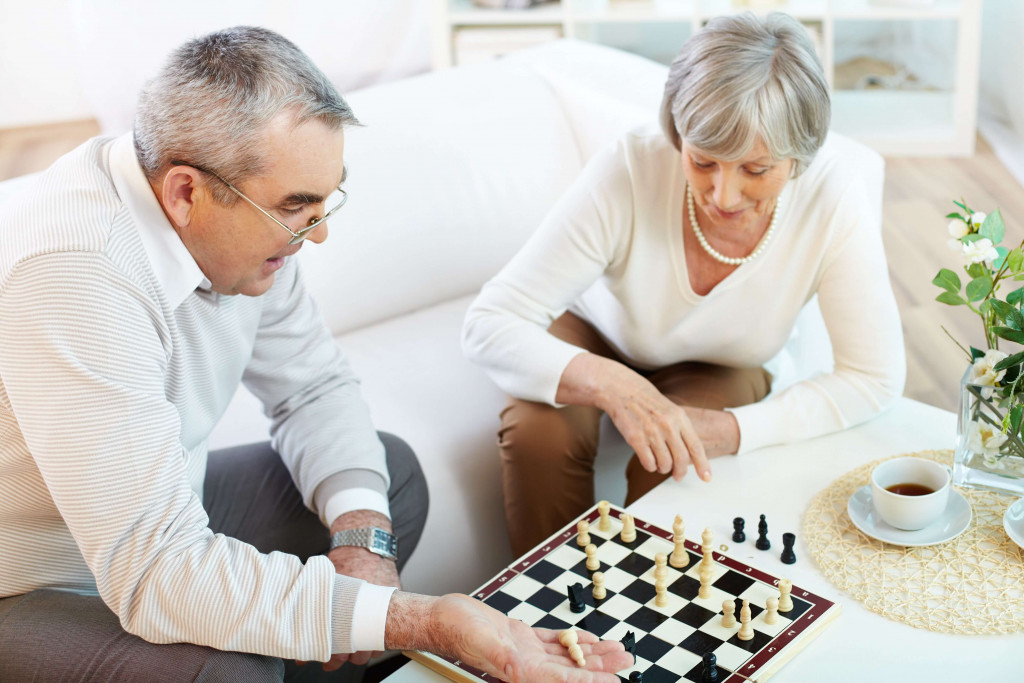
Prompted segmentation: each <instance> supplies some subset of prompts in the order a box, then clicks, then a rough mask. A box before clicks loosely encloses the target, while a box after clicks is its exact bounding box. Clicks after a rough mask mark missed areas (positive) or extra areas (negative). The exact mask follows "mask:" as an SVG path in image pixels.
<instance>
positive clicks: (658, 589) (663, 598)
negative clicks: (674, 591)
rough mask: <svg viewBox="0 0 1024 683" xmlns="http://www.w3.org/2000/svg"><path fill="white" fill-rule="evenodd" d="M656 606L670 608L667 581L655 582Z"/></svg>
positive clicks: (659, 580)
mask: <svg viewBox="0 0 1024 683" xmlns="http://www.w3.org/2000/svg"><path fill="white" fill-rule="evenodd" d="M654 590H655V595H654V606H655V607H668V584H667V583H665V579H658V580H657V581H655V582H654Z"/></svg>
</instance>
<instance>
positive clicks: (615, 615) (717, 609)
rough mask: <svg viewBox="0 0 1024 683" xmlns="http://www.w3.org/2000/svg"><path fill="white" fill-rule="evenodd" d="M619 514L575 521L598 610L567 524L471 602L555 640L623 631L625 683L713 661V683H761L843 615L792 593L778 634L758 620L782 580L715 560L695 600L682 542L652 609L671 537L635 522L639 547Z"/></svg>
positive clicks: (677, 676)
mask: <svg viewBox="0 0 1024 683" xmlns="http://www.w3.org/2000/svg"><path fill="white" fill-rule="evenodd" d="M621 514H622V510H621V509H619V508H616V507H614V506H612V508H611V521H612V528H611V529H610V530H609V531H600V530H599V529H598V528H597V526H598V525H597V523H596V522H597V520H598V518H599V514H598V511H597V507H596V506H595V507H594V508H592V509H591V510H590V511H589V512H587V513H586V514H585V515H583V516H582V517H581V518H580V519H585V520H587V521H588V522H590V538H591V543H594V544H595V545H596V546H597V557H598V559H599V560H600V561H601V568H600V570H597V571H601V572H603V573H604V576H605V588H606V590H607V596H606V597H605V598H604V599H603V600H599V601H595V600H594V597H593V592H592V589H593V584H592V583H591V581H590V576H591V575H592V574H593V573H594V572H591V571H588V570H587V568H586V554H585V553H584V551H583V548H581V547H579V546H578V545H577V534H576V524H577V522H578V521H579V520H576V521H574V522H573V523H572V524H570V525H569V526H567V527H566V528H565V529H564V530H563V531H561V532H560V533H557V534H555V535H554V536H552V537H551V538H549V539H548V540H547V541H545V542H544V543H541V544H540V545H539V546H537V547H536V548H534V549H533V550H532V551H530V552H529V553H527V554H526V555H525V556H523V557H522V558H520V559H519V560H517V561H516V562H515V563H513V564H512V565H511V566H509V567H508V569H506V570H505V571H503V572H502V573H501V574H499V575H497V576H495V577H494V578H493V579H491V580H490V581H488V582H487V584H486V585H484V586H483V587H481V588H480V589H479V590H477V591H476V592H475V593H473V594H472V595H473V597H475V598H477V599H479V600H483V601H484V602H485V603H487V604H488V605H490V606H491V607H494V608H495V609H497V610H499V611H501V612H504V613H505V614H507V615H508V616H510V617H512V618H515V619H519V620H521V621H523V622H525V623H526V624H528V625H530V626H539V627H544V628H550V629H555V630H563V629H567V628H577V629H583V630H587V631H590V632H591V633H594V634H595V635H597V636H598V637H600V638H602V639H604V640H621V639H622V638H623V637H624V636H625V635H626V633H627V632H628V631H632V632H633V633H634V634H635V638H636V653H635V655H636V662H635V664H634V666H633V667H632V668H630V669H627V670H625V671H620V672H619V677H620V678H621V679H622V680H623V681H628V679H629V674H630V673H632V672H633V671H640V672H642V673H643V680H644V683H670V682H674V681H696V682H699V681H700V680H701V669H702V666H703V662H702V656H703V654H704V653H705V652H713V653H714V654H715V656H716V657H717V660H718V662H717V663H718V668H719V681H720V683H748V682H749V681H765V680H767V679H768V677H769V676H771V675H772V674H773V673H774V672H776V671H777V670H778V669H779V668H780V667H781V666H782V665H783V664H785V663H786V662H787V661H789V660H790V659H792V657H793V656H794V655H796V653H797V652H799V651H800V650H802V649H803V648H804V646H806V645H807V643H808V642H809V641H810V640H812V639H813V638H814V637H815V636H816V635H817V634H818V633H820V632H821V631H822V630H823V629H824V628H825V627H826V626H827V624H828V623H829V622H831V621H832V620H833V619H835V618H836V617H837V616H839V612H840V606H839V605H838V604H836V603H834V602H832V601H831V600H827V599H825V598H822V597H820V596H817V595H814V594H813V593H810V592H809V591H806V590H803V589H802V588H799V587H798V586H793V590H792V594H791V595H792V598H793V609H792V610H790V611H789V612H780V613H779V618H778V621H777V622H776V623H775V624H768V623H766V622H765V619H764V606H765V601H766V599H767V598H769V597H772V596H775V597H778V595H779V591H778V588H777V585H778V582H779V578H778V577H775V576H771V575H769V574H767V573H765V572H763V571H760V570H758V569H755V568H754V567H751V566H748V565H746V564H744V563H742V562H738V561H736V560H734V559H732V558H730V557H727V556H725V555H723V554H720V553H718V552H713V553H712V557H713V559H714V560H715V564H714V572H713V574H712V588H711V595H710V597H708V598H700V597H698V594H697V593H698V590H699V588H700V581H699V579H698V568H699V564H700V560H701V557H702V555H703V553H702V551H701V547H700V545H699V544H697V543H694V542H692V541H689V540H687V541H686V549H687V554H688V556H689V560H690V561H689V563H688V564H687V566H686V567H684V568H681V569H676V568H674V567H672V566H671V565H669V567H668V576H667V582H668V596H669V602H668V605H667V606H666V607H656V606H655V604H654V597H655V588H654V556H655V555H656V554H657V553H665V554H666V555H670V554H671V553H672V551H673V547H674V546H673V544H672V534H671V532H669V531H666V530H665V529H661V528H659V527H657V526H655V525H653V524H648V523H647V522H643V521H641V520H635V521H636V540H635V541H633V542H632V543H625V542H623V541H622V539H621V538H620V537H619V534H620V531H621V529H622V525H621V523H620V522H619V517H620V516H621ZM577 582H579V583H582V584H583V587H584V597H585V603H586V608H585V610H584V611H583V612H581V613H578V614H577V613H573V612H572V611H571V610H570V609H569V600H568V597H567V587H568V586H570V585H572V584H574V583H577ZM726 599H732V600H734V601H735V602H736V612H735V615H736V619H737V624H736V626H734V627H731V628H725V627H723V626H722V625H721V621H722V618H721V615H722V602H723V601H724V600H726ZM743 600H749V601H750V611H751V625H752V626H753V629H754V637H753V639H752V640H747V641H742V640H740V639H739V638H738V637H737V635H736V633H737V631H738V630H739V616H740V607H741V606H742V601H743ZM406 654H408V655H409V656H410V657H412V658H413V659H415V660H417V661H419V662H421V663H422V664H424V665H426V666H428V667H429V668H431V669H433V670H434V671H437V672H438V673H441V674H442V675H444V676H445V677H447V678H449V679H451V680H453V681H459V682H460V683H479V682H481V681H485V682H488V683H494V681H496V680H497V679H495V678H494V677H492V676H489V675H488V674H485V673H483V672H482V671H479V670H477V669H474V668H473V667H470V666H468V665H466V664H464V663H462V662H459V661H454V660H449V659H444V658H441V657H437V656H435V655H431V654H426V653H422V652H409V653H406Z"/></svg>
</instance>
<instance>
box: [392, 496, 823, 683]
mask: <svg viewBox="0 0 1024 683" xmlns="http://www.w3.org/2000/svg"><path fill="white" fill-rule="evenodd" d="M609 511H610V513H611V514H612V515H614V516H615V517H616V518H617V519H621V518H622V515H623V514H624V513H625V512H626V511H625V510H623V509H622V508H620V507H617V506H615V505H611V506H609ZM600 516H601V515H600V512H599V511H598V509H597V505H595V506H594V507H593V508H591V509H590V511H589V512H587V513H586V515H584V516H583V517H580V518H579V519H577V520H576V521H574V522H572V523H571V524H569V525H568V526H567V527H566V528H565V529H563V530H562V531H561V532H559V533H556V534H554V535H552V536H551V537H550V538H548V539H546V540H545V541H542V542H541V543H539V544H538V545H536V546H535V547H534V548H533V550H531V551H529V552H528V553H527V554H526V555H525V556H524V557H525V559H523V560H519V561H517V562H516V563H515V564H512V565H509V566H508V567H507V568H506V569H505V570H504V571H502V572H500V573H499V574H496V575H495V576H494V577H492V578H491V579H490V580H489V581H488V582H487V583H485V584H484V585H483V586H482V587H481V588H479V589H477V590H476V591H475V592H473V593H472V594H471V596H472V597H474V598H476V599H478V600H481V601H483V600H485V599H487V598H489V597H490V596H492V595H494V594H495V593H497V592H498V590H499V589H500V588H501V587H502V586H503V585H505V584H506V583H508V582H509V581H511V580H512V579H513V578H515V577H516V576H518V575H520V574H523V573H525V572H526V570H528V569H529V568H530V567H532V566H533V565H535V564H537V563H538V562H540V561H541V560H542V559H544V558H545V557H547V556H548V555H549V554H550V553H551V552H552V551H553V550H555V548H556V547H558V546H561V545H562V544H564V543H565V542H566V541H568V540H569V539H570V538H572V537H573V536H575V535H576V533H577V529H576V525H577V524H578V523H579V521H580V520H584V519H585V520H586V521H587V522H588V523H589V524H593V523H594V522H596V521H597V520H598V518H599V517H600ZM633 521H634V522H635V524H636V528H637V529H641V530H643V531H644V532H645V533H647V534H649V535H651V536H656V537H657V538H660V539H662V540H665V541H668V542H670V543H671V542H672V533H671V532H669V531H667V530H665V529H663V528H661V527H659V526H657V525H655V524H651V523H649V522H645V521H642V520H639V519H635V518H634V520H633ZM685 547H686V549H687V550H689V551H691V552H693V553H695V554H697V555H701V556H703V555H704V550H703V548H702V547H701V546H700V544H698V543H696V542H694V541H690V540H686V541H685ZM711 558H712V559H713V560H714V561H715V562H717V563H718V564H721V565H723V566H725V567H728V568H730V569H732V570H733V571H737V572H740V573H741V574H746V575H747V576H750V577H752V578H754V579H756V580H758V581H760V582H761V583H765V584H768V585H770V586H778V584H779V579H778V578H776V577H773V576H771V575H770V574H768V573H767V572H763V571H761V570H760V569H756V568H754V567H751V566H750V565H748V564H744V563H743V562H740V561H738V560H734V559H733V558H731V557H729V556H727V555H723V554H722V553H719V552H715V551H714V550H712V552H711ZM790 594H791V595H793V596H795V597H797V598H800V599H801V600H803V601H805V602H807V603H809V604H810V605H811V607H810V608H808V609H807V610H806V611H804V613H803V614H801V615H800V616H799V617H797V618H796V619H794V620H793V623H792V624H791V625H790V628H789V629H788V630H787V631H786V633H785V634H779V635H778V636H775V638H773V639H772V640H780V639H781V640H782V646H781V648H780V649H779V651H778V653H775V652H774V651H773V650H774V648H764V649H762V650H761V651H760V652H758V653H757V654H756V655H754V656H753V657H752V658H751V659H750V660H748V661H747V662H746V663H745V666H744V670H745V671H747V672H748V673H739V672H735V671H734V672H733V673H731V674H730V675H729V676H728V677H727V678H726V679H724V680H723V681H722V683H749V682H750V681H754V682H755V683H762V682H763V681H767V680H768V679H769V678H770V677H771V676H773V675H774V674H775V673H777V672H778V670H779V669H781V668H782V667H783V666H784V665H785V664H787V663H788V662H789V661H790V660H791V659H793V657H795V656H796V655H797V654H798V653H799V652H801V651H802V650H803V649H804V648H805V647H806V646H807V644H808V643H809V642H811V641H812V640H814V638H816V637H817V636H818V634H820V633H821V632H822V631H823V630H824V627H825V625H827V624H829V623H831V622H832V621H834V620H835V619H837V618H838V617H839V614H840V612H841V611H842V606H841V605H840V604H839V603H836V602H833V601H831V600H828V599H826V598H823V597H821V596H819V595H816V594H815V593H811V592H810V591H807V590H804V589H803V588H800V587H799V586H796V585H794V586H793V588H792V591H791V593H790ZM798 624H799V626H797V625H798ZM403 654H405V656H407V657H409V658H410V659H412V660H415V661H417V662H419V663H420V664H423V665H424V666H426V667H427V668H428V669H430V670H431V671H434V672H435V673H439V674H441V675H442V676H444V677H445V678H448V679H449V680H452V681H456V683H477V681H479V680H484V681H497V680H499V679H496V678H494V677H492V676H490V675H489V674H486V673H484V672H483V671H480V670H479V669H476V668H474V667H471V666H469V665H468V664H466V663H465V662H461V661H459V660H455V659H451V658H449V657H441V656H438V655H433V654H430V653H427V652H419V651H412V650H410V651H405V652H403Z"/></svg>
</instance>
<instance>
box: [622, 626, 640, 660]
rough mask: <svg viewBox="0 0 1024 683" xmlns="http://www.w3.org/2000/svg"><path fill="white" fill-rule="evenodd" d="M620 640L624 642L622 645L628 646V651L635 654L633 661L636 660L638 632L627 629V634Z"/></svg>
mask: <svg viewBox="0 0 1024 683" xmlns="http://www.w3.org/2000/svg"><path fill="white" fill-rule="evenodd" d="M619 642H620V643H622V647H624V648H626V652H628V653H629V654H631V655H633V661H636V634H635V633H633V632H632V631H626V635H624V636H622V639H621V640H620V641H619Z"/></svg>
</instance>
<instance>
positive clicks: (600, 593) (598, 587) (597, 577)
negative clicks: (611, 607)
mask: <svg viewBox="0 0 1024 683" xmlns="http://www.w3.org/2000/svg"><path fill="white" fill-rule="evenodd" d="M591 578H592V579H593V580H594V599H595V600H604V599H605V598H606V597H608V591H607V590H605V587H604V574H602V573H601V572H594V576H592V577H591Z"/></svg>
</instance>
